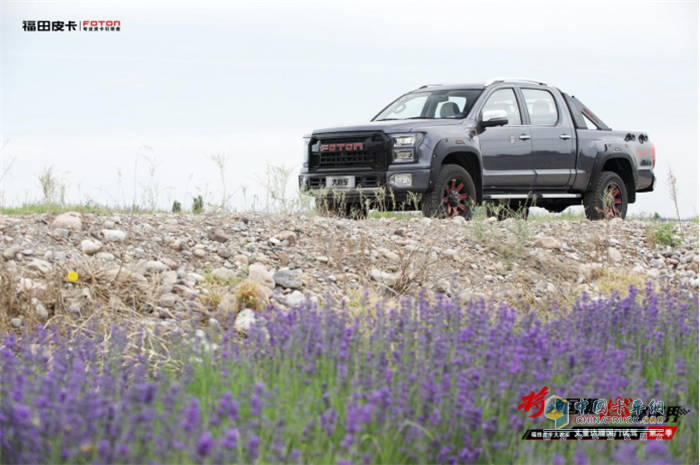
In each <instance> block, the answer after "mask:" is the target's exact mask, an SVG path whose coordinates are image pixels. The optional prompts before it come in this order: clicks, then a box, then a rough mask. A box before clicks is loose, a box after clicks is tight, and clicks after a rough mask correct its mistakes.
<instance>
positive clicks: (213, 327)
mask: <svg viewBox="0 0 700 465" xmlns="http://www.w3.org/2000/svg"><path fill="white" fill-rule="evenodd" d="M209 330H210V331H214V332H219V331H221V323H219V320H217V319H216V318H209Z"/></svg>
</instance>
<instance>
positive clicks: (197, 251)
mask: <svg viewBox="0 0 700 465" xmlns="http://www.w3.org/2000/svg"><path fill="white" fill-rule="evenodd" d="M192 253H193V254H194V256H195V257H197V258H204V257H206V256H207V251H206V250H204V249H202V248H199V249H194V252H192Z"/></svg>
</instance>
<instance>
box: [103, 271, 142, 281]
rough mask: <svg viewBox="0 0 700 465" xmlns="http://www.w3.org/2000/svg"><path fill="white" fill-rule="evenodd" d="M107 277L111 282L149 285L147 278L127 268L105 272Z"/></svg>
mask: <svg viewBox="0 0 700 465" xmlns="http://www.w3.org/2000/svg"><path fill="white" fill-rule="evenodd" d="M105 276H106V277H107V279H109V280H112V281H114V280H117V279H118V280H119V281H121V282H125V283H128V282H135V283H147V282H148V279H146V277H145V276H144V275H142V274H140V273H138V272H135V271H134V270H130V269H128V268H126V267H121V268H120V267H115V268H112V269H111V270H107V271H106V272H105Z"/></svg>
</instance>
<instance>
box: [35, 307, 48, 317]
mask: <svg viewBox="0 0 700 465" xmlns="http://www.w3.org/2000/svg"><path fill="white" fill-rule="evenodd" d="M34 309H35V310H36V316H37V318H39V320H41V321H46V320H48V319H49V311H48V310H46V307H44V306H43V305H42V304H37V305H36V307H34Z"/></svg>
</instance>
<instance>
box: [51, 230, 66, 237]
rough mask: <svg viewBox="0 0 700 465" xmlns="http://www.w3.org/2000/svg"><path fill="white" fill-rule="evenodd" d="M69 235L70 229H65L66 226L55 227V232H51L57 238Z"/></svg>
mask: <svg viewBox="0 0 700 465" xmlns="http://www.w3.org/2000/svg"><path fill="white" fill-rule="evenodd" d="M69 235H70V231H69V230H67V229H65V228H57V229H54V230H53V233H51V236H52V237H54V238H55V239H68V236H69Z"/></svg>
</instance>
